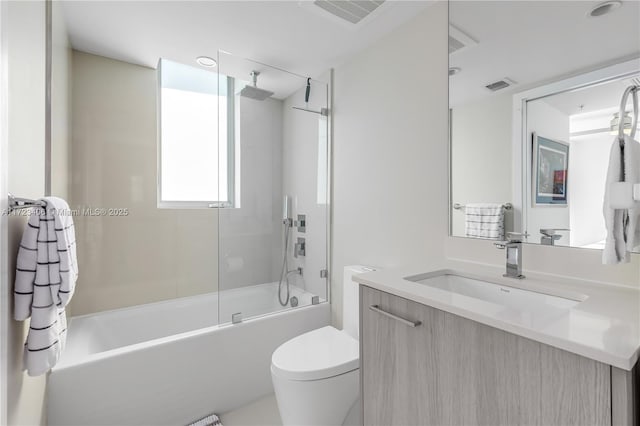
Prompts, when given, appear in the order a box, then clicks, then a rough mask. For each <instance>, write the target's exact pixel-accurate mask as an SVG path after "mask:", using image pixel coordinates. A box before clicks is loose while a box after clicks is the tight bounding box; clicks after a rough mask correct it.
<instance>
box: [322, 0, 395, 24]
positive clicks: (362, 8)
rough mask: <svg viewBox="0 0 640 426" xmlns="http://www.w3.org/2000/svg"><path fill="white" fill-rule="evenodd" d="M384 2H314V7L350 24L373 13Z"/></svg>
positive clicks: (333, 0) (335, 0) (345, 0)
mask: <svg viewBox="0 0 640 426" xmlns="http://www.w3.org/2000/svg"><path fill="white" fill-rule="evenodd" d="M384 2H385V0H315V1H314V2H313V4H314V5H316V6H318V7H319V8H321V9H324V10H325V11H326V12H329V13H330V14H332V15H334V16H337V17H338V18H340V19H343V20H345V21H347V22H350V23H352V24H357V23H359V22H360V21H362V20H363V19H364V18H366V17H367V16H369V15H370V14H371V13H373V12H374V11H375V10H376V9H377V8H378V7H380V6H381V5H382V3H384Z"/></svg>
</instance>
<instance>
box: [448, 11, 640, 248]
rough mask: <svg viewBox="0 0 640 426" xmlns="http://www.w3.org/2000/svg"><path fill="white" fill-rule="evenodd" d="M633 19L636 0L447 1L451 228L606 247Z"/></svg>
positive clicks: (630, 80) (636, 40)
mask: <svg viewBox="0 0 640 426" xmlns="http://www.w3.org/2000/svg"><path fill="white" fill-rule="evenodd" d="M638 28H640V2H637V1H608V2H606V3H598V2H591V1H560V2H557V1H554V2H540V1H495V2H491V1H452V2H450V4H449V67H450V68H449V108H450V158H451V178H450V235H452V236H458V237H468V238H484V239H496V240H499V239H504V238H505V237H506V236H507V235H508V233H509V232H515V233H519V234H521V235H522V239H523V241H525V242H528V243H536V244H548V245H562V246H572V247H583V248H591V249H601V248H603V245H604V239H605V237H606V230H605V222H604V217H603V199H604V192H605V186H606V185H605V180H606V174H607V169H608V165H609V153H610V151H611V147H612V143H614V141H615V139H616V137H617V134H618V131H617V128H618V127H617V123H618V122H619V120H624V122H625V126H626V127H625V132H630V130H631V119H630V117H629V114H630V113H631V110H632V105H631V102H629V103H628V105H627V107H626V108H625V110H624V111H623V114H622V115H623V116H622V117H621V116H620V112H619V111H620V103H621V99H622V96H623V93H624V91H625V89H626V88H627V87H629V86H630V85H639V86H640V36H639V33H638ZM629 100H630V101H631V99H629ZM638 134H640V132H639V133H638ZM638 248H640V247H638ZM638 248H636V250H634V251H640V250H637V249H638Z"/></svg>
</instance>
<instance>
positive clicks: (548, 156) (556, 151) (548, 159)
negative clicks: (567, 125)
mask: <svg viewBox="0 0 640 426" xmlns="http://www.w3.org/2000/svg"><path fill="white" fill-rule="evenodd" d="M532 136H533V137H532V139H533V165H532V166H533V167H532V169H533V179H532V182H533V186H534V188H533V191H532V193H533V205H534V206H535V207H543V206H546V207H549V206H559V207H566V206H567V191H568V187H567V177H568V172H569V144H568V143H566V142H562V141H558V140H554V139H550V138H546V137H543V136H540V135H537V134H536V133H533V134H532Z"/></svg>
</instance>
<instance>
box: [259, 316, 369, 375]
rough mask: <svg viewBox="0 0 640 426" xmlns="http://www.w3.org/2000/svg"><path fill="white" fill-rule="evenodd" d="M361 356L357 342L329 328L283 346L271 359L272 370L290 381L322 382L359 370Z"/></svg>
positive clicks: (305, 334) (320, 329)
mask: <svg viewBox="0 0 640 426" xmlns="http://www.w3.org/2000/svg"><path fill="white" fill-rule="evenodd" d="M359 355H360V352H359V347H358V341H357V340H356V339H354V338H353V337H351V336H349V335H348V334H347V333H345V332H344V331H340V330H338V329H336V328H334V327H331V326H326V327H322V328H318V329H316V330H313V331H310V332H308V333H304V334H301V335H300V336H297V337H295V338H293V339H291V340H289V341H287V342H285V343H283V344H282V345H280V346H279V347H278V349H276V350H275V351H274V352H273V356H272V357H271V369H272V372H273V373H274V374H276V375H278V376H279V377H282V378H284V379H288V380H299V381H305V380H321V379H327V378H329V377H333V376H338V375H340V374H344V373H348V372H350V371H353V370H357V369H358V368H359V366H360V359H359V358H360V356H359Z"/></svg>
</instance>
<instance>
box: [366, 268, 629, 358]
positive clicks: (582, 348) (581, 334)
mask: <svg viewBox="0 0 640 426" xmlns="http://www.w3.org/2000/svg"><path fill="white" fill-rule="evenodd" d="M443 269H446V270H447V271H448V272H447V273H453V274H456V273H457V274H460V275H464V276H467V277H470V278H475V279H481V280H485V281H490V282H492V283H496V284H499V285H500V286H509V287H516V288H521V289H525V290H531V291H536V292H539V293H545V294H551V295H554V296H560V297H568V298H575V297H577V298H578V299H584V298H585V297H586V300H584V301H582V302H580V303H578V304H577V305H576V306H574V307H573V308H570V309H568V310H567V311H566V312H565V313H563V314H562V315H561V316H557V317H555V318H545V320H544V321H535V320H531V318H523V317H518V316H513V317H505V316H504V315H500V312H499V310H495V309H487V307H488V306H489V305H487V303H488V302H484V303H483V302H481V301H480V300H479V299H474V298H472V297H466V296H462V297H460V296H459V295H456V297H452V296H453V294H454V293H451V292H449V291H446V290H441V289H437V288H434V287H430V286H427V285H425V284H420V283H417V282H412V281H408V280H406V279H404V278H405V277H410V276H415V275H419V274H424V273H430V272H435V271H439V270H443ZM503 272H504V270H503V269H499V268H495V267H491V266H483V265H475V264H464V265H463V264H461V263H459V264H456V265H455V266H453V267H452V266H451V265H424V266H417V267H415V266H414V267H406V268H397V269H387V270H380V271H376V272H369V273H366V274H360V275H357V276H355V277H354V280H355V281H356V282H358V283H360V284H363V285H366V286H368V287H372V288H375V289H378V290H381V291H384V292H387V293H391V294H394V295H396V296H400V297H404V298H406V299H409V300H413V301H415V302H418V303H422V304H424V305H428V306H431V307H433V308H436V309H440V310H442V311H445V312H449V313H452V314H455V315H459V316H461V317H463V318H467V319H470V320H473V321H477V322H479V323H482V324H486V325H488V326H491V327H495V328H498V329H500V330H504V331H507V332H509V333H513V334H516V335H518V336H522V337H526V338H529V339H531V340H535V341H537V342H540V343H545V344H547V345H550V346H554V347H556V348H560V349H564V350H566V351H569V352H572V353H575V354H578V355H581V356H584V357H587V358H591V359H594V360H596V361H600V362H603V363H605V364H609V365H612V366H614V367H618V368H621V369H623V370H631V369H632V368H633V366H634V365H635V363H636V362H637V360H638V356H639V354H640V290H639V289H635V288H630V287H623V286H616V285H607V284H601V283H594V282H588V281H587V282H585V281H578V280H571V279H568V278H563V277H557V278H556V277H549V276H543V275H542V274H529V275H531V276H530V277H527V278H525V279H523V280H515V279H512V278H504V277H502V273H503Z"/></svg>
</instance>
